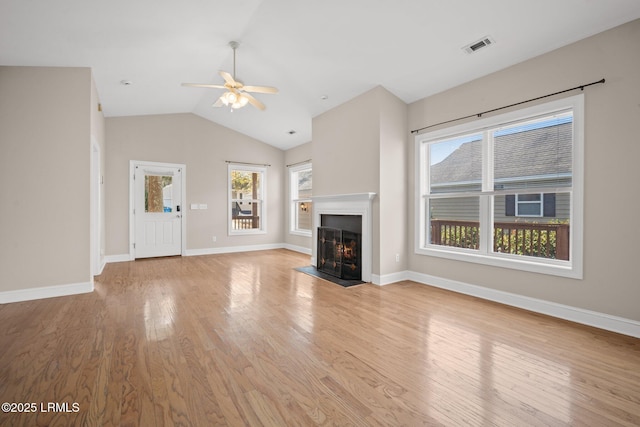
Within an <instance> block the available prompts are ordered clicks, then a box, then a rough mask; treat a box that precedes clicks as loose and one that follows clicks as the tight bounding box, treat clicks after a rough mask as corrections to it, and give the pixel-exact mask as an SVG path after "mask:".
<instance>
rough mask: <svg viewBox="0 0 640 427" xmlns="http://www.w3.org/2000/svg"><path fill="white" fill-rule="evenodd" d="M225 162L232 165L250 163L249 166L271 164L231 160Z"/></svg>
mask: <svg viewBox="0 0 640 427" xmlns="http://www.w3.org/2000/svg"><path fill="white" fill-rule="evenodd" d="M225 162H227V163H229V164H232V165H250V166H271V165H269V164H267V163H247V162H233V161H231V160H225Z"/></svg>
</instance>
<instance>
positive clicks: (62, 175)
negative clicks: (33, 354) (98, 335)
mask: <svg viewBox="0 0 640 427" xmlns="http://www.w3.org/2000/svg"><path fill="white" fill-rule="evenodd" d="M91 97H92V92H91V70H90V69H89V68H45V67H0V180H1V182H3V185H2V186H0V200H1V201H2V202H1V212H2V213H1V214H0V215H1V219H2V220H1V221H0V292H2V291H11V290H27V289H31V288H38V287H46V286H53V285H69V284H80V283H89V282H90V281H91V275H90V260H89V234H90V233H89V165H90V147H91V145H90V144H91V143H90V141H91V118H90V105H91Z"/></svg>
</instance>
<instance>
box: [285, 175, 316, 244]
mask: <svg viewBox="0 0 640 427" xmlns="http://www.w3.org/2000/svg"><path fill="white" fill-rule="evenodd" d="M289 184H290V190H289V195H290V206H291V207H290V214H289V220H290V224H291V225H290V227H289V231H290V233H291V234H300V235H303V236H311V227H312V222H313V203H312V201H311V195H312V194H313V185H312V184H313V181H312V168H311V163H304V164H301V165H297V166H291V167H290V168H289Z"/></svg>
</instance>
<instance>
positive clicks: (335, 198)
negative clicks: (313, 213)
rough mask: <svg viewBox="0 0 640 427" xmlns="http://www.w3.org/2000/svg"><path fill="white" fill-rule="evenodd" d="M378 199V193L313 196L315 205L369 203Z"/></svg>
mask: <svg viewBox="0 0 640 427" xmlns="http://www.w3.org/2000/svg"><path fill="white" fill-rule="evenodd" d="M374 197H376V193H353V194H333V195H330V196H312V197H311V200H313V203H314V205H315V204H316V203H330V202H338V203H340V202H342V203H345V202H359V201H369V200H373V198H374Z"/></svg>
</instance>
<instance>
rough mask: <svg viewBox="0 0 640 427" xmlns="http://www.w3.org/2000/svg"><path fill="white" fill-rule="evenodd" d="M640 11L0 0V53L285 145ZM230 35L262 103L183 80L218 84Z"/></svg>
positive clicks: (611, 0)
mask: <svg viewBox="0 0 640 427" xmlns="http://www.w3.org/2000/svg"><path fill="white" fill-rule="evenodd" d="M637 18H640V1H638V0H562V1H558V0H538V1H521V0H515V1H514V0H485V1H483V2H478V1H472V0H450V1H441V0H395V1H388V0H348V1H345V0H340V1H338V0H323V1H310V0H233V1H231V0H227V1H221V0H215V1H214V0H183V1H167V0H135V1H130V0H126V1H125V0H111V1H101V2H99V1H95V0H56V1H51V0H0V65H27V66H68V67H91V68H92V69H93V72H94V76H95V80H96V84H97V87H98V92H99V96H100V99H101V102H102V106H103V111H104V113H105V115H106V116H107V117H115V116H129V115H147V114H169V113H183V112H193V113H195V114H197V115H199V116H201V117H203V118H206V119H208V120H211V121H213V122H215V123H218V124H220V125H223V126H226V127H229V128H231V129H234V130H236V131H238V132H241V133H244V134H246V135H249V136H251V137H254V138H256V139H258V140H261V141H264V142H266V143H268V144H271V145H273V146H276V147H279V148H282V149H287V148H291V147H293V146H296V145H299V144H302V143H305V142H309V141H311V122H312V118H313V117H315V116H317V115H318V114H321V113H323V112H324V111H327V110H328V109H331V108H333V107H335V106H336V105H339V104H341V103H343V102H345V101H347V100H349V99H351V98H353V97H355V96H357V95H359V94H361V93H363V92H365V91H367V90H369V89H371V88H373V87H375V86H378V85H381V86H384V87H385V88H386V89H387V90H389V91H390V92H392V93H394V94H395V95H396V96H398V97H399V98H400V99H402V100H403V101H405V102H407V103H411V102H413V101H416V100H418V99H421V98H424V97H426V96H429V95H431V94H434V93H437V92H441V91H443V90H445V89H448V88H450V87H454V86H457V85H459V84H461V83H464V82H467V81H470V80H473V79H475V78H478V77H481V76H483V75H486V74H489V73H491V72H494V71H497V70H499V69H502V68H505V67H508V66H510V65H513V64H516V63H518V62H521V61H524V60H526V59H528V58H531V57H534V56H537V55H540V54H542V53H545V52H548V51H551V50H553V49H556V48H558V47H561V46H564V45H567V44H569V43H572V42H574V41H577V40H580V39H582V38H585V37H588V36H590V35H594V34H596V33H599V32H601V31H604V30H607V29H609V28H612V27H615V26H617V25H620V24H623V23H625V22H628V21H631V20H634V19H637ZM486 36H489V37H491V39H492V40H493V41H494V42H495V43H493V44H492V45H491V46H489V47H486V48H483V49H480V50H478V51H477V52H475V53H473V54H467V53H466V52H465V51H464V49H463V47H465V46H467V45H469V44H471V43H473V42H475V41H477V40H479V39H481V38H483V37H486ZM232 40H235V41H238V42H240V47H239V48H238V50H237V78H238V79H239V80H242V81H243V82H244V83H245V84H249V85H266V86H276V87H278V88H279V89H280V92H279V93H278V94H276V95H271V94H256V95H255V96H256V98H258V99H259V100H260V101H262V102H263V103H264V104H266V106H267V108H266V110H265V111H259V110H257V109H255V108H253V107H251V106H246V107H244V108H242V109H240V110H236V111H233V112H231V111H230V110H229V109H228V108H213V107H212V104H213V103H214V102H215V101H216V100H217V98H218V97H219V96H220V94H221V92H222V91H220V90H218V89H201V88H188V87H182V86H181V83H182V82H198V83H212V84H222V83H223V80H222V78H221V77H220V76H219V75H218V72H219V71H220V70H225V71H228V72H232V71H233V70H232V68H233V55H232V50H231V48H230V47H229V46H228V43H229V41H232ZM123 80H124V81H129V82H131V84H130V85H124V84H122V83H121V82H122V81H123ZM578 83H580V82H578ZM324 98H326V99H324ZM290 131H295V133H293V134H291V133H290Z"/></svg>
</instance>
